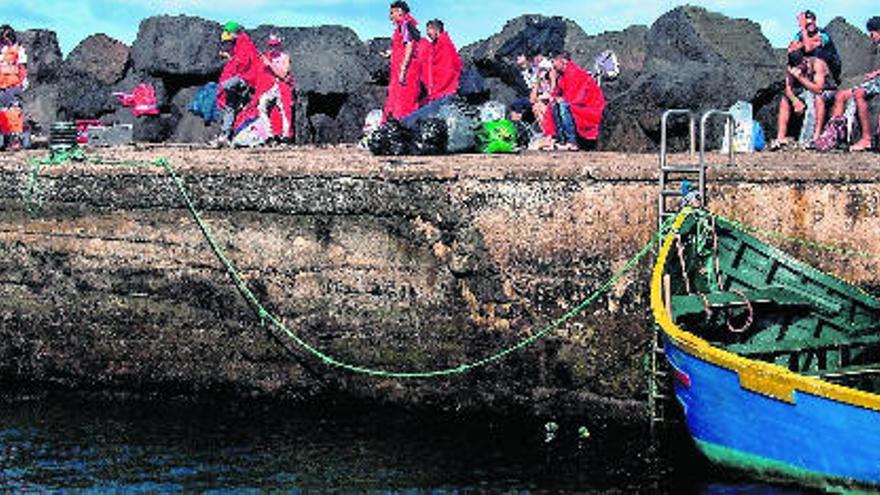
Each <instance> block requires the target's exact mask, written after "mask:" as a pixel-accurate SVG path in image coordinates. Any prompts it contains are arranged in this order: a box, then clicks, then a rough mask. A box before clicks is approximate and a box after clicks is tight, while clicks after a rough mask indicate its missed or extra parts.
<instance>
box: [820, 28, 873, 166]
mask: <svg viewBox="0 0 880 495" xmlns="http://www.w3.org/2000/svg"><path fill="white" fill-rule="evenodd" d="M866 28H867V31H868V34H869V35H870V36H871V41H872V42H873V43H874V46H878V45H880V16H875V17H872V18H870V19H868V22H867V26H866ZM864 79H865V82H863V83H862V84H860V85H859V86H856V87H855V88H851V89H844V90H841V91H839V92H838V93H837V96H836V97H835V100H834V108H833V109H832V110H831V119H830V120H829V121H828V126H827V127H826V129H825V133H824V134H832V133H838V134H840V133H841V131H842V129H844V128H845V126H846V119H845V118H844V114H845V113H846V106H847V103H848V102H849V101H850V100H853V101H854V102H855V105H856V113H857V114H858V118H859V125H860V126H861V127H860V128H861V129H862V137H861V139H859V141H858V142H856V143H853V145H852V146H850V148H849V149H850V151H866V150H869V149H871V145H872V143H871V115H870V113H871V111H870V108H868V100H870V99H871V98H873V97H875V96H877V95H880V68H877V69H875V70H873V71H871V72H869V73H867V74H865V78H864Z"/></svg>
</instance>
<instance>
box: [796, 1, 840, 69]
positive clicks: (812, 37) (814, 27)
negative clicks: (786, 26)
mask: <svg viewBox="0 0 880 495" xmlns="http://www.w3.org/2000/svg"><path fill="white" fill-rule="evenodd" d="M797 20H798V27H799V28H800V30H799V31H798V32H797V34H795V36H794V39H793V40H792V42H791V44H790V45H789V47H788V51H789V52H793V51H797V50H801V49H802V50H803V51H804V54H805V55H806V56H807V57H818V58H821V59H822V60H824V61H825V63H826V64H828V69H829V70H830V73H831V76H832V77H833V78H834V81H835V83H836V84H838V85H839V84H840V73H841V70H842V67H843V66H842V63H841V59H840V54H839V53H838V52H837V47H836V46H835V45H834V40H832V39H831V35H830V34H828V33H827V32H826V31H825V30H824V29H819V26H818V24H817V20H816V14H815V13H814V12H813V11H811V10H807V11H804V12H801V13H800V14H798V17H797Z"/></svg>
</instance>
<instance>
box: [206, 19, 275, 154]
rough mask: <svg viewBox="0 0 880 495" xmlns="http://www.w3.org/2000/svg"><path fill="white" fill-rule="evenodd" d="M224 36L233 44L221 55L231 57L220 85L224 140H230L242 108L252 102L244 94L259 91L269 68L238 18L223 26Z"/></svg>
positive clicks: (219, 98)
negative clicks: (258, 87) (259, 86)
mask: <svg viewBox="0 0 880 495" xmlns="http://www.w3.org/2000/svg"><path fill="white" fill-rule="evenodd" d="M220 39H221V40H222V41H223V42H224V43H226V44H230V45H231V48H230V49H229V51H224V52H221V54H220V55H221V56H223V57H225V58H228V59H229V60H228V61H227V62H226V65H225V66H224V67H223V72H222V73H221V74H220V85H219V87H218V88H217V106H218V108H220V110H221V112H222V115H223V118H222V122H221V130H222V134H221V136H220V137H221V140H223V139H224V138H225V139H226V140H228V139H229V138H231V137H232V132H233V130H234V129H235V128H236V127H237V125H236V124H237V120H238V117H240V115H237V114H240V113H241V112H240V111H241V109H242V107H243V106H244V105H245V104H247V102H248V100H247V99H244V100H243V97H244V95H246V94H247V93H248V92H250V93H253V92H254V91H256V88H257V86H258V82H259V80H260V78H261V76H265V72H266V71H265V65H264V64H263V61H262V60H261V59H260V52H259V51H258V50H257V47H256V46H255V45H254V42H253V41H251V38H250V36H248V34H247V33H246V32H244V29H243V28H242V26H241V24H239V23H238V22H236V21H229V22H227V23H226V24H225V25H224V26H223V32H222V34H221V35H220Z"/></svg>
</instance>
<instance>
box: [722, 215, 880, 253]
mask: <svg viewBox="0 0 880 495" xmlns="http://www.w3.org/2000/svg"><path fill="white" fill-rule="evenodd" d="M713 215H714V214H713ZM714 216H715V218H717V219H718V220H719V221H721V222H724V223H726V224H727V225H729V226H731V227H733V228H736V229H739V230H741V231H743V232H749V233H752V234H759V235H763V236H766V237H768V238H770V239H776V240H779V241H785V242H790V243H793V244H797V245H800V246H805V247H810V248H815V249H819V250H822V251H826V252H829V253H835V254H839V255H843V256H853V257H857V258H866V259H880V254H875V253H869V252H866V251H858V250H856V249H850V248H846V247H842V246H838V245H835V244H830V243H826V242H818V241H811V240H807V239H801V238H798V237H792V236H788V235H785V234H781V233H779V232H773V231H772V230H767V229H762V228H760V227H754V226H751V225H746V224H744V223H742V222H738V221H736V220H730V219H728V218H724V217H722V216H720V215H714Z"/></svg>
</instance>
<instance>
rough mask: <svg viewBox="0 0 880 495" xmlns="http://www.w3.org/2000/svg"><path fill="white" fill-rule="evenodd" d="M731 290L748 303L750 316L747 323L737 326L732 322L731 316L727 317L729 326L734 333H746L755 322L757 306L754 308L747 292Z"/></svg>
mask: <svg viewBox="0 0 880 495" xmlns="http://www.w3.org/2000/svg"><path fill="white" fill-rule="evenodd" d="M730 292H733V293H734V294H736V295H738V296H739V297H741V298H742V300H743V302H745V303H746V308H748V310H749V317H748V319H747V320H746V323H745V325H743V326H742V327H735V326H734V325H733V323H731V322H730V318H728V319H727V328H728V330H730V331H731V332H732V333H740V334H741V333H746V332H748V331H749V329H750V328H752V325H753V324H754V323H755V308H754V306H752V301H750V300H749V296H747V295H746V293H745V292H743V291H741V290H739V289H731V291H730Z"/></svg>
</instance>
